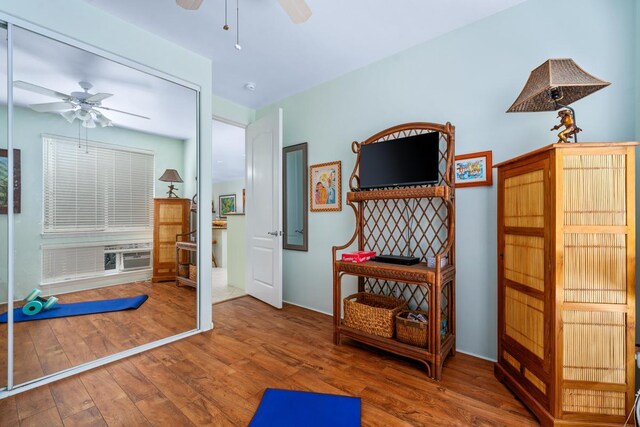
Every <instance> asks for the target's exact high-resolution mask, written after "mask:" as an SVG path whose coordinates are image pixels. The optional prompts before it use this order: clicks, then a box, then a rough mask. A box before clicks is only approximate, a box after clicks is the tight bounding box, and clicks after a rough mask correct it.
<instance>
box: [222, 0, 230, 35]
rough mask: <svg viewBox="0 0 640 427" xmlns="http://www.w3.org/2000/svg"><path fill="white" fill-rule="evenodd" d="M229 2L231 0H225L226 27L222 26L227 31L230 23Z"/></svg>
mask: <svg viewBox="0 0 640 427" xmlns="http://www.w3.org/2000/svg"><path fill="white" fill-rule="evenodd" d="M228 3H229V0H224V27H222V29H223V30H225V31H227V30H228V29H229V23H228V16H229V13H228V12H227V9H228V7H227V6H228Z"/></svg>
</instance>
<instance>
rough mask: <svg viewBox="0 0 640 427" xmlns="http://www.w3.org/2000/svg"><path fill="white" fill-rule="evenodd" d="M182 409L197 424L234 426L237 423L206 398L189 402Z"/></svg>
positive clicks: (222, 426) (221, 426)
mask: <svg viewBox="0 0 640 427" xmlns="http://www.w3.org/2000/svg"><path fill="white" fill-rule="evenodd" d="M181 411H182V413H183V414H185V416H186V417H188V418H189V420H190V421H191V422H192V423H193V424H195V425H197V426H220V427H232V426H234V425H235V424H233V423H232V422H231V421H229V419H228V418H227V417H226V416H225V415H224V413H223V412H222V410H221V409H220V408H218V407H217V406H215V405H214V404H213V403H212V402H209V401H208V400H205V399H197V400H194V401H193V402H189V403H188V404H187V405H185V406H184V407H183V408H182V409H181Z"/></svg>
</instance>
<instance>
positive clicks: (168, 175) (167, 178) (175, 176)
mask: <svg viewBox="0 0 640 427" xmlns="http://www.w3.org/2000/svg"><path fill="white" fill-rule="evenodd" d="M158 180H159V181H162V182H168V183H170V185H169V191H167V194H168V195H169V196H167V197H169V198H171V197H178V195H177V194H176V193H174V190H177V188H176V187H174V185H173V183H174V182H183V181H182V178H180V174H179V173H178V171H177V170H175V169H167V170H166V171H164V173H163V174H162V176H161V177H160V178H158Z"/></svg>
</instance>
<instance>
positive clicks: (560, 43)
mask: <svg viewBox="0 0 640 427" xmlns="http://www.w3.org/2000/svg"><path fill="white" fill-rule="evenodd" d="M635 17H636V11H635V9H634V1H633V0H565V1H563V2H558V1H553V0H530V1H528V2H525V3H523V4H521V5H519V6H516V7H514V8H512V9H509V10H507V11H504V12H502V13H499V14H497V15H494V16H491V17H489V18H487V19H485V20H483V21H479V22H477V23H475V24H472V25H470V26H467V27H464V28H462V29H459V30H456V31H454V32H452V33H449V34H446V35H444V36H442V37H440V38H438V39H436V40H433V41H430V42H427V43H425V44H422V45H419V46H417V47H414V48H411V49H409V50H407V51H404V52H402V53H399V54H397V55H394V56H392V57H389V58H387V59H384V60H382V61H380V62H377V63H374V64H371V65H369V66H367V67H364V68H362V69H360V70H357V71H354V72H352V73H350V74H347V75H345V76H342V77H340V78H338V79H335V80H333V81H331V82H328V83H325V84H322V85H320V86H318V87H315V88H313V89H311V90H309V91H306V92H303V93H301V94H298V95H295V96H293V97H290V98H287V99H285V100H283V101H280V102H278V103H276V104H274V105H272V106H270V107H267V108H265V109H262V110H259V111H258V112H257V116H258V117H261V116H263V115H265V114H266V113H268V112H270V111H273V109H274V108H277V107H282V108H283V109H284V141H285V145H292V144H297V143H300V142H305V141H307V142H309V164H314V163H321V162H327V161H333V160H342V167H343V170H342V187H343V200H344V197H345V196H344V192H345V187H346V186H347V184H348V177H349V175H350V173H351V171H352V169H353V165H354V162H355V156H354V155H353V154H352V153H351V149H350V147H351V141H353V140H359V141H361V140H363V139H365V138H367V137H369V136H370V135H372V134H374V133H375V132H377V131H380V130H382V129H385V128H387V127H390V126H393V125H396V124H400V123H405V122H411V121H431V122H436V123H445V122H447V121H450V122H452V123H453V124H454V125H455V126H456V152H457V153H459V154H463V153H470V152H475V151H483V150H493V156H494V162H499V161H502V160H505V159H508V158H511V157H514V156H516V155H519V154H522V153H525V152H527V151H530V150H533V149H536V148H539V147H541V146H544V145H547V144H549V143H552V142H555V133H551V132H549V128H551V127H552V126H553V125H555V124H556V121H557V120H556V117H555V116H556V114H555V113H552V112H549V113H520V114H505V110H506V109H507V108H508V107H509V106H510V105H511V103H512V102H513V101H514V100H515V98H516V97H517V95H518V94H519V93H520V90H521V89H522V86H523V85H524V83H525V81H526V79H527V77H528V75H529V72H530V71H531V70H532V69H533V68H535V67H537V66H538V65H540V64H541V63H543V62H544V61H545V60H546V59H548V58H562V57H570V58H574V59H575V61H576V62H577V63H578V64H579V65H580V66H582V67H584V68H585V69H586V70H587V71H589V72H590V73H592V74H594V75H595V76H598V77H601V78H603V79H605V80H608V81H610V82H612V85H611V86H610V87H608V88H605V89H603V90H602V91H600V92H597V93H595V94H593V95H591V96H590V97H588V98H585V99H583V100H581V101H578V102H576V103H575V105H574V106H575V108H576V109H577V113H578V120H579V124H580V127H581V128H582V129H584V131H583V132H582V133H581V134H580V137H581V141H619V140H632V139H633V138H634V135H635V132H636V123H635V117H634V114H635V105H634V103H635V101H636V100H635V91H636V79H635V78H634V76H633V73H632V72H630V70H633V69H634V66H635V65H634V64H635V54H636V46H635V43H636V40H637V39H636V35H635V33H634V19H635ZM456 197H457V199H456V203H457V223H456V231H457V232H456V238H457V257H458V258H457V265H458V270H457V321H458V348H459V349H460V350H461V351H464V352H468V353H472V354H477V355H480V356H484V357H488V358H495V357H496V313H497V309H496V187H495V186H494V187H490V188H489V187H477V188H465V189H460V190H458V191H457V192H456ZM354 224H355V221H354V218H353V213H352V212H351V209H349V208H348V207H345V208H343V210H342V212H339V213H313V212H310V213H309V228H310V229H309V252H294V251H285V255H284V298H285V300H287V301H291V302H294V303H296V304H300V305H303V306H307V307H312V308H314V309H317V310H321V311H324V312H331V310H332V302H331V301H332V290H331V289H332V285H331V283H332V275H331V246H332V245H337V244H343V243H345V242H346V241H347V240H348V239H349V237H350V236H351V234H352V233H353V229H354Z"/></svg>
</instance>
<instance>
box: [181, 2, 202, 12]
mask: <svg viewBox="0 0 640 427" xmlns="http://www.w3.org/2000/svg"><path fill="white" fill-rule="evenodd" d="M176 4H177V5H178V6H180V7H181V8H183V9H187V10H196V9H198V8H199V7H200V5H201V4H202V0H176Z"/></svg>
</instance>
